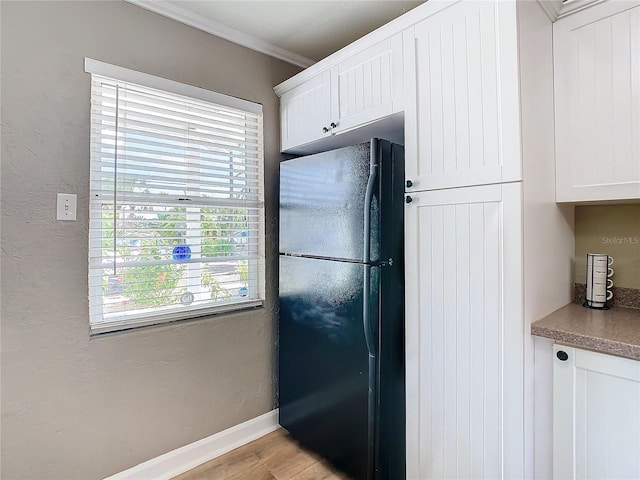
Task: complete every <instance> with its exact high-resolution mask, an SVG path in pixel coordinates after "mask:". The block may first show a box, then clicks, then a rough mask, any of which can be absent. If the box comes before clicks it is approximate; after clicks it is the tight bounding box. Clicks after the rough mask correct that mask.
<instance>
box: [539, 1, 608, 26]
mask: <svg viewBox="0 0 640 480" xmlns="http://www.w3.org/2000/svg"><path fill="white" fill-rule="evenodd" d="M605 1H607V0H564V1H563V0H538V4H539V5H540V7H542V10H544V13H546V14H547V17H549V20H551V21H552V22H555V21H556V20H558V19H560V18H563V17H566V16H567V15H571V14H572V13H576V12H579V11H580V10H584V9H585V8H589V7H592V6H593V5H596V4H598V3H602V2H605Z"/></svg>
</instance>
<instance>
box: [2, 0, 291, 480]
mask: <svg viewBox="0 0 640 480" xmlns="http://www.w3.org/2000/svg"><path fill="white" fill-rule="evenodd" d="M0 8H1V21H2V24H1V27H2V29H1V34H2V38H1V42H2V59H1V61H2V85H1V87H2V88H1V93H2V98H1V101H2V285H1V286H2V478H6V479H11V480H16V479H38V480H45V479H61V480H62V479H64V480H72V479H82V480H87V479H96V478H103V477H105V476H108V475H110V474H113V473H115V472H118V471H121V470H124V469H126V468H128V467H131V466H133V465H136V464H137V463H140V462H142V461H145V460H147V459H150V458H153V457H156V456H158V455H161V454H163V453H165V452H168V451H170V450H173V449H175V448H178V447H181V446H183V445H186V444H189V443H191V442H194V441H196V440H199V439H201V438H204V437H207V436H209V435H212V434H214V433H216V432H218V431H221V430H224V429H225V428H227V427H230V426H232V425H235V424H238V423H241V422H243V421H245V420H247V419H249V418H253V417H255V416H258V415H260V414H262V413H264V412H267V411H270V410H271V409H272V408H273V407H274V403H275V399H274V396H275V394H274V392H275V380H274V378H275V377H274V375H275V373H274V368H273V367H274V360H275V356H274V355H275V318H276V317H275V312H276V309H277V296H276V289H277V281H276V280H277V256H276V255H277V249H276V246H277V193H276V192H277V181H278V161H279V158H280V156H279V153H278V150H279V148H278V146H279V145H278V144H279V141H278V139H279V128H278V99H277V97H276V95H275V94H274V93H273V90H272V87H273V86H274V85H276V84H278V83H280V82H282V81H283V80H285V79H286V78H289V77H291V76H292V75H294V74H295V73H297V72H298V71H299V69H298V68H297V67H293V66H290V65H287V64H285V63H284V62H281V61H279V60H275V59H273V58H270V57H267V56H266V55H262V54H259V53H256V52H253V51H251V50H248V49H245V48H243V47H239V46H237V45H234V44H231V43H229V42H226V41H223V40H221V39H218V38H215V37H213V36H211V35H209V34H206V33H204V32H201V31H198V30H195V29H193V28H190V27H187V26H185V25H182V24H179V23H177V22H175V21H172V20H169V19H167V18H164V17H162V16H159V15H156V14H153V13H150V12H148V11H146V10H143V9H141V8H139V7H136V6H134V5H131V4H128V3H125V2H121V1H110V2H100V1H96V2H93V1H92V2H75V1H71V2H1V4H0ZM85 56H87V57H91V58H95V59H99V60H103V61H105V62H109V63H113V64H116V65H121V66H123V67H126V68H131V69H135V70H139V71H142V72H145V73H149V74H152V75H158V76H161V77H166V78H169V79H172V80H176V81H179V82H184V83H188V84H192V85H196V86H199V87H203V88H208V89H211V90H215V91H219V92H221V93H224V94H227V95H233V96H237V97H241V98H246V99H248V100H251V101H253V102H258V103H261V104H263V106H264V138H265V157H266V167H265V171H266V189H265V190H266V194H265V197H266V218H267V222H266V232H267V245H266V247H267V261H266V269H267V270H266V278H267V301H266V305H265V308H263V309H259V310H256V311H253V312H250V313H243V314H235V315H226V316H221V317H218V318H210V319H203V320H199V321H194V322H190V323H183V324H179V325H168V326H163V327H158V328H150V329H146V330H140V331H138V332H135V333H123V334H118V335H111V336H106V337H102V338H94V339H89V325H88V302H87V293H88V290H87V276H88V269H87V247H88V239H87V234H88V233H87V232H88V210H89V207H88V194H89V98H90V97H89V95H90V76H89V75H88V74H86V73H85V72H84V67H83V59H84V57H85ZM57 192H63V193H75V194H77V195H78V221H76V222H57V221H56V220H55V200H56V193H57Z"/></svg>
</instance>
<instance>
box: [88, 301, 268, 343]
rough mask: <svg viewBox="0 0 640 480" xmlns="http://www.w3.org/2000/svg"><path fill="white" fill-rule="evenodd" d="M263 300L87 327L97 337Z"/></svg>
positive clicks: (251, 306)
mask: <svg viewBox="0 0 640 480" xmlns="http://www.w3.org/2000/svg"><path fill="white" fill-rule="evenodd" d="M263 304H264V301H263V300H249V301H246V302H243V303H234V304H232V305H221V306H217V307H213V308H207V309H202V310H192V311H190V312H179V313H174V314H169V315H163V316H157V317H151V318H150V317H145V318H140V319H131V320H117V321H113V322H103V323H99V324H95V325H91V326H90V329H89V335H90V337H92V338H93V337H99V336H101V335H106V334H110V333H122V332H125V331H129V330H138V329H140V328H145V327H151V326H156V325H167V324H170V323H182V322H185V321H189V320H197V319H199V318H203V317H212V316H215V315H222V314H226V313H237V312H242V311H247V310H254V309H256V308H259V307H262V305H263Z"/></svg>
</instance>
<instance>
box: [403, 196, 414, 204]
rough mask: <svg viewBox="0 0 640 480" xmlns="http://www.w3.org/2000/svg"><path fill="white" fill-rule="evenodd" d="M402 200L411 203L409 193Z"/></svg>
mask: <svg viewBox="0 0 640 480" xmlns="http://www.w3.org/2000/svg"><path fill="white" fill-rule="evenodd" d="M404 201H405V202H407V203H411V202H413V198H411V196H410V195H407V198H405V199H404Z"/></svg>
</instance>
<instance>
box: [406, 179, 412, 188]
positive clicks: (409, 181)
mask: <svg viewBox="0 0 640 480" xmlns="http://www.w3.org/2000/svg"><path fill="white" fill-rule="evenodd" d="M411 187H413V182H412V181H411V180H407V188H411Z"/></svg>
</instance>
